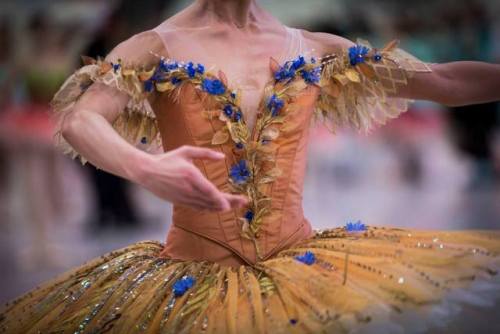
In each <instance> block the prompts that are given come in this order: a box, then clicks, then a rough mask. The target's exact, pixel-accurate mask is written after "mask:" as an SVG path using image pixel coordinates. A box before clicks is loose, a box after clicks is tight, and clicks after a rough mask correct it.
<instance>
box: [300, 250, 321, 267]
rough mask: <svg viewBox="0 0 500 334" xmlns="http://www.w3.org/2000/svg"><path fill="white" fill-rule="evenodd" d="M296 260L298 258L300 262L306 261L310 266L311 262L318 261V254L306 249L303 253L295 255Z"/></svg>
mask: <svg viewBox="0 0 500 334" xmlns="http://www.w3.org/2000/svg"><path fill="white" fill-rule="evenodd" d="M295 260H297V261H299V262H302V263H305V264H307V265H308V266H310V265H311V264H313V263H314V262H316V256H314V253H313V252H310V251H306V252H305V253H304V254H302V255H297V256H296V257H295Z"/></svg>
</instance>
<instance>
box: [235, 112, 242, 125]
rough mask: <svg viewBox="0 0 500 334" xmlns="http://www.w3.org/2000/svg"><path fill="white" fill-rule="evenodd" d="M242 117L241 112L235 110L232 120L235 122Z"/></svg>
mask: <svg viewBox="0 0 500 334" xmlns="http://www.w3.org/2000/svg"><path fill="white" fill-rule="evenodd" d="M242 118H243V114H242V113H241V111H239V110H238V111H237V112H235V113H234V120H235V121H236V122H239V121H241V119H242Z"/></svg>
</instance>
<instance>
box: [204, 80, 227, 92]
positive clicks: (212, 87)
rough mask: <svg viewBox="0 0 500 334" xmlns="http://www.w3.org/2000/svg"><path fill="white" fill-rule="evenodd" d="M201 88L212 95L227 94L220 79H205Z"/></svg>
mask: <svg viewBox="0 0 500 334" xmlns="http://www.w3.org/2000/svg"><path fill="white" fill-rule="evenodd" d="M201 88H202V89H203V90H204V91H205V92H207V93H209V94H212V95H222V94H224V93H225V92H226V87H224V84H223V83H222V81H220V80H219V79H207V78H205V79H203V81H202V82H201Z"/></svg>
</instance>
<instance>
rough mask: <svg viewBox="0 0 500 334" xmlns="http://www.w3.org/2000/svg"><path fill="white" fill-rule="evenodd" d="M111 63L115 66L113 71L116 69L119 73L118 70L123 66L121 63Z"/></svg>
mask: <svg viewBox="0 0 500 334" xmlns="http://www.w3.org/2000/svg"><path fill="white" fill-rule="evenodd" d="M111 65H112V66H113V71H114V72H115V73H117V72H118V70H119V69H120V68H121V67H122V65H121V64H120V63H117V64H113V63H111Z"/></svg>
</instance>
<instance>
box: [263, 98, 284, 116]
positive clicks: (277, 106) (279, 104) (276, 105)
mask: <svg viewBox="0 0 500 334" xmlns="http://www.w3.org/2000/svg"><path fill="white" fill-rule="evenodd" d="M284 105H285V102H283V100H282V99H280V98H279V97H278V96H277V95H276V94H273V95H272V96H271V98H270V99H269V101H268V102H267V109H269V111H271V114H272V115H273V117H276V116H278V114H279V112H280V111H281V109H282V108H283V106H284Z"/></svg>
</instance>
